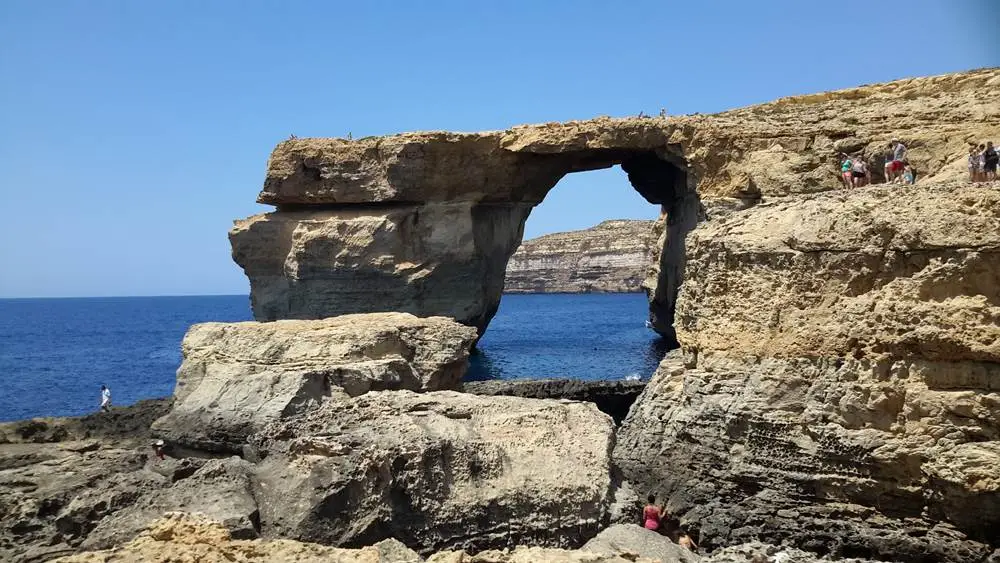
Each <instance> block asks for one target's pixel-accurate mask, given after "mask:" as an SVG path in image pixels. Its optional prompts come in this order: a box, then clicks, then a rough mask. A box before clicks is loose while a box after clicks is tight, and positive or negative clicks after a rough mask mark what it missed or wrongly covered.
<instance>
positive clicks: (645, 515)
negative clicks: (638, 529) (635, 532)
mask: <svg viewBox="0 0 1000 563" xmlns="http://www.w3.org/2000/svg"><path fill="white" fill-rule="evenodd" d="M646 501H647V502H646V506H645V508H643V509H642V527H643V528H646V529H647V530H652V531H654V532H657V531H659V530H660V524H661V522H662V521H663V515H664V513H663V507H662V506H656V495H649V496H648V497H646Z"/></svg>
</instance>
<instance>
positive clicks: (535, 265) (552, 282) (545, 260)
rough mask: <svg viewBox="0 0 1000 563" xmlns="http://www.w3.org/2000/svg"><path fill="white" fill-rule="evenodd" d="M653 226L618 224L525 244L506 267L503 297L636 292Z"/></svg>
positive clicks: (646, 262)
mask: <svg viewBox="0 0 1000 563" xmlns="http://www.w3.org/2000/svg"><path fill="white" fill-rule="evenodd" d="M653 225H654V222H653V221H639V220H622V219H619V220H611V221H604V222H603V223H601V224H599V225H597V226H595V227H591V228H589V229H585V230H582V231H570V232H565V233H553V234H550V235H544V236H541V237H538V238H535V239H531V240H526V241H524V242H523V243H521V246H520V247H518V249H517V251H516V252H515V253H514V255H513V256H511V258H510V261H509V262H508V263H507V276H506V279H505V281H504V291H505V292H506V293H591V292H619V293H623V292H632V291H639V290H640V289H641V287H640V284H641V283H642V280H643V278H645V275H646V269H647V268H648V266H649V253H650V244H651V243H652V242H654V241H655V237H652V236H651V235H653Z"/></svg>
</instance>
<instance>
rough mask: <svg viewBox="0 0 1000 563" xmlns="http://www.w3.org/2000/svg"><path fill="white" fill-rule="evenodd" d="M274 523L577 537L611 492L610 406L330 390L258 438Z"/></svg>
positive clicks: (466, 535)
mask: <svg viewBox="0 0 1000 563" xmlns="http://www.w3.org/2000/svg"><path fill="white" fill-rule="evenodd" d="M253 442H254V445H255V446H256V447H257V448H258V450H259V451H260V453H261V455H266V457H265V459H264V461H263V462H262V463H261V465H260V467H259V469H258V472H257V479H258V483H259V488H258V490H256V491H255V497H256V498H257V499H258V502H259V504H260V507H261V514H260V516H261V525H262V529H263V530H264V532H265V535H266V536H267V537H288V538H295V539H299V540H304V541H315V542H319V543H325V544H332V545H341V546H361V545H366V544H370V543H373V542H376V541H379V540H381V539H384V538H388V537H395V538H397V539H399V540H401V541H403V542H404V543H405V544H407V545H409V546H411V547H413V548H416V549H418V550H420V551H425V552H433V551H435V550H440V549H445V548H447V549H457V548H464V549H473V550H477V551H478V550H481V549H486V548H499V547H513V546H515V545H518V544H521V543H524V544H532V545H542V546H551V547H577V546H579V545H581V544H582V543H583V542H584V541H586V540H587V539H588V538H590V537H591V536H593V535H594V534H596V533H597V531H598V530H599V529H600V528H601V527H602V526H603V525H604V524H606V522H607V518H608V512H609V508H610V505H611V503H612V501H613V495H614V492H615V491H614V485H613V483H612V479H611V458H610V456H611V448H612V446H613V443H614V425H613V423H612V421H611V419H610V418H609V417H608V416H607V415H605V414H603V413H601V412H600V411H598V410H597V408H596V407H594V406H593V405H591V404H588V403H573V402H561V401H551V400H549V401H544V400H537V399H522V398H516V397H479V396H475V395H468V394H463V393H455V392H433V393H421V394H417V393H412V392H409V391H381V392H371V393H367V394H365V395H362V396H359V397H356V398H353V399H350V400H347V401H328V402H326V403H325V404H324V405H323V406H322V408H320V409H318V410H315V411H312V412H310V413H308V414H306V415H304V416H302V417H299V418H296V419H292V420H290V421H287V422H283V423H275V424H272V425H271V426H269V427H268V428H267V429H266V430H265V431H263V432H262V433H261V434H260V435H258V436H255V437H254V439H253Z"/></svg>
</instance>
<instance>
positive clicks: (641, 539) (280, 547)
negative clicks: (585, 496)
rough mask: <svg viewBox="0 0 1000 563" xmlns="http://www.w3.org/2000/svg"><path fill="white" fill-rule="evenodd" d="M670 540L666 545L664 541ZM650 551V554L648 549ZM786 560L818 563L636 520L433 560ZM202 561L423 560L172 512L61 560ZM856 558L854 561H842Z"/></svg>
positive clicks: (382, 547)
mask: <svg viewBox="0 0 1000 563" xmlns="http://www.w3.org/2000/svg"><path fill="white" fill-rule="evenodd" d="M663 542H666V543H663ZM646 552H650V555H645V553H646ZM755 556H756V557H763V558H764V560H767V561H782V562H785V563H817V562H818V561H820V559H817V558H816V557H815V556H813V555H811V554H808V553H804V552H802V551H800V550H796V549H790V548H782V547H777V546H772V545H766V544H761V543H759V542H757V543H750V544H744V545H739V546H734V547H730V548H727V549H724V550H721V551H719V552H717V553H714V554H712V556H711V557H699V556H697V555H695V554H692V553H688V552H686V551H684V550H682V549H681V548H680V547H678V546H677V545H675V544H673V543H670V541H669V540H665V538H663V537H661V536H657V535H656V534H655V533H653V532H648V531H646V530H643V529H642V528H639V527H638V526H628V527H624V526H615V527H612V528H609V529H608V530H606V531H605V532H603V533H602V534H601V535H599V536H598V538H595V541H594V542H593V543H592V544H588V547H585V548H583V549H580V550H564V549H554V548H540V547H524V546H520V547H517V548H515V549H513V550H504V551H492V550H491V551H484V552H481V553H477V554H474V555H470V554H467V553H465V552H463V551H442V552H438V553H435V554H433V555H431V556H430V557H428V558H427V559H426V561H427V563H693V562H694V561H705V562H706V563H745V562H747V561H751V560H752V558H753V557H755ZM167 560H169V561H183V562H188V561H191V562H198V563H231V562H233V561H239V562H247V563H252V562H259V563H292V562H294V563H423V562H424V561H425V560H424V559H423V558H422V557H420V555H418V554H417V553H416V552H414V551H412V550H410V549H408V548H407V547H406V546H404V545H403V544H401V543H400V542H398V541H396V540H384V541H381V542H379V543H377V544H375V545H372V546H368V547H362V548H359V549H343V548H336V547H327V546H323V545H319V544H314V543H305V542H299V541H295V540H284V539H282V540H259V539H254V540H245V539H243V540H241V539H235V538H233V537H232V536H231V534H230V533H229V531H228V530H227V529H226V528H225V527H224V526H222V525H220V524H219V523H218V522H215V521H213V520H212V519H210V518H207V517H206V516H204V515H202V514H197V513H195V514H190V513H185V512H171V513H168V514H167V515H165V516H164V517H163V518H162V519H160V520H159V521H157V522H155V523H153V524H152V525H151V526H150V527H149V528H148V529H147V530H146V531H145V532H144V533H143V534H142V535H140V536H139V537H137V538H136V539H135V540H133V541H131V542H129V543H127V544H124V545H122V546H121V547H119V548H116V549H113V550H107V551H91V552H86V553H80V554H76V555H71V556H67V557H63V558H61V559H58V563H133V562H136V561H167ZM842 561H843V562H844V563H852V562H856V561H858V560H856V559H844V560H842Z"/></svg>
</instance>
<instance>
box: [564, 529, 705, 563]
mask: <svg viewBox="0 0 1000 563" xmlns="http://www.w3.org/2000/svg"><path fill="white" fill-rule="evenodd" d="M581 550H582V551H591V552H593V553H600V554H602V555H613V556H619V557H622V558H624V559H633V558H635V557H644V558H647V559H653V560H656V561H670V562H678V563H695V562H697V561H700V560H701V557H698V556H697V555H695V554H694V553H692V552H691V551H688V549H687V548H684V547H681V546H679V545H677V544H676V543H674V542H672V541H670V538H668V537H666V536H664V535H662V534H659V533H657V532H654V531H651V530H647V529H645V528H643V527H642V526H638V525H636V524H617V525H615V526H611V527H610V528H607V529H606V530H602V531H601V533H599V534H597V535H596V536H594V538H593V539H591V540H590V541H588V542H587V543H586V544H584V546H583V547H582V548H581Z"/></svg>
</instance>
